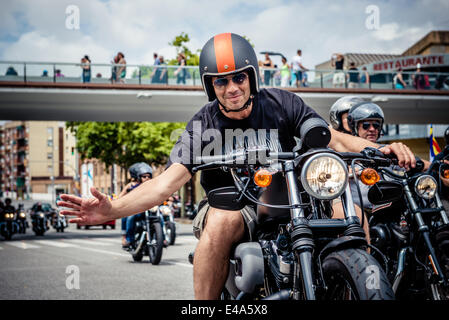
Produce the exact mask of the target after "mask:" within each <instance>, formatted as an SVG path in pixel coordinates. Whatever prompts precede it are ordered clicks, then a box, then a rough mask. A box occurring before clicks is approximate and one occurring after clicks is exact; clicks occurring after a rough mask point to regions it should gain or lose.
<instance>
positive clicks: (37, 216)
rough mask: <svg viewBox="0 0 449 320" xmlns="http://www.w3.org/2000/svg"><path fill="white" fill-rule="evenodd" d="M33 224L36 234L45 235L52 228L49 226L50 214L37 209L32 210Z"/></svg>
mask: <svg viewBox="0 0 449 320" xmlns="http://www.w3.org/2000/svg"><path fill="white" fill-rule="evenodd" d="M30 217H31V225H32V229H33V232H34V233H35V234H36V236H43V235H44V233H45V232H46V231H47V230H48V229H50V227H49V226H48V224H49V223H48V219H49V218H48V216H47V214H46V213H45V212H44V211H41V210H36V211H31V212H30Z"/></svg>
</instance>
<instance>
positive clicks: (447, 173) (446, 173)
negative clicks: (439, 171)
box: [443, 169, 449, 179]
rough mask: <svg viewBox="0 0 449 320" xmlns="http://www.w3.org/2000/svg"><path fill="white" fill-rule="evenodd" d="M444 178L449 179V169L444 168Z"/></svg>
mask: <svg viewBox="0 0 449 320" xmlns="http://www.w3.org/2000/svg"><path fill="white" fill-rule="evenodd" d="M443 178H445V179H449V169H446V170H443Z"/></svg>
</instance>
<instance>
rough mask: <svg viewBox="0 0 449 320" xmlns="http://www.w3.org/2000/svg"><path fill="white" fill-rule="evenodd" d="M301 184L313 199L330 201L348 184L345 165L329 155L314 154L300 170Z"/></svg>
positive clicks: (334, 156) (337, 158)
mask: <svg viewBox="0 0 449 320" xmlns="http://www.w3.org/2000/svg"><path fill="white" fill-rule="evenodd" d="M301 183H302V185H303V187H304V189H305V190H306V191H307V192H308V193H309V194H310V195H312V196H313V197H315V198H318V199H321V200H332V199H335V198H337V197H339V196H340V195H341V194H342V193H343V191H344V190H345V188H346V184H347V183H348V169H347V168H346V164H345V163H344V162H343V160H341V159H340V158H339V157H337V156H336V155H333V154H331V153H320V154H316V155H314V156H312V157H310V158H309V159H307V161H306V163H305V164H304V166H303V167H302V170H301Z"/></svg>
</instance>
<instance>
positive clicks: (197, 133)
mask: <svg viewBox="0 0 449 320" xmlns="http://www.w3.org/2000/svg"><path fill="white" fill-rule="evenodd" d="M190 125H191V126H190ZM170 138H171V139H174V138H178V141H177V143H176V145H175V146H174V147H173V150H172V152H171V154H170V160H171V162H172V163H183V164H198V165H199V164H201V163H202V162H203V161H202V159H203V158H204V157H210V156H219V155H231V154H234V155H235V152H236V151H239V150H257V151H256V152H255V154H256V156H254V154H253V157H252V158H251V159H246V160H247V161H248V164H256V163H266V162H267V160H268V155H267V152H266V151H267V150H269V151H274V152H279V151H282V148H281V146H280V143H279V135H278V130H277V129H257V130H255V129H252V128H249V129H246V130H245V131H243V130H242V129H225V130H224V136H223V134H222V132H220V130H217V129H206V130H204V131H203V128H202V123H201V121H193V122H192V123H191V124H189V127H188V128H187V129H186V130H185V131H184V132H182V134H180V132H179V131H177V130H175V131H174V132H172V134H171V136H170ZM269 159H270V160H271V161H275V160H276V159H275V157H272V156H271V155H270V157H269ZM235 160H236V163H243V161H244V159H243V158H242V157H236V158H235Z"/></svg>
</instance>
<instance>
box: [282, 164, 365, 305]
mask: <svg viewBox="0 0 449 320" xmlns="http://www.w3.org/2000/svg"><path fill="white" fill-rule="evenodd" d="M284 169H285V178H286V181H287V190H288V197H289V202H290V205H297V207H296V208H293V209H290V215H291V218H292V229H293V230H292V232H291V239H292V248H293V251H294V252H295V256H296V263H295V269H294V273H295V275H294V278H293V299H299V298H300V285H301V283H300V280H302V287H303V288H304V295H305V298H306V300H316V296H315V285H314V281H313V273H312V270H313V268H312V267H313V263H312V253H313V249H314V246H315V245H314V241H313V234H312V230H311V228H310V225H309V221H308V220H307V219H306V218H305V214H304V210H303V209H302V208H301V207H300V206H299V205H301V203H302V202H301V198H300V196H299V190H298V184H297V181H298V178H297V175H296V173H295V170H294V162H293V161H287V162H285V168H284ZM342 205H343V209H344V213H345V220H346V222H347V228H346V230H345V232H344V235H346V236H357V237H363V238H365V232H364V231H363V228H362V227H361V226H360V220H359V218H358V217H357V214H356V211H355V207H354V202H353V200H352V194H351V189H350V186H349V184H347V186H346V189H345V192H344V194H343V196H342Z"/></svg>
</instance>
